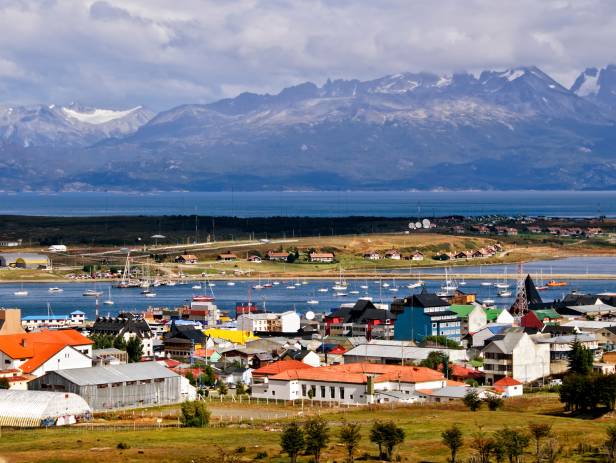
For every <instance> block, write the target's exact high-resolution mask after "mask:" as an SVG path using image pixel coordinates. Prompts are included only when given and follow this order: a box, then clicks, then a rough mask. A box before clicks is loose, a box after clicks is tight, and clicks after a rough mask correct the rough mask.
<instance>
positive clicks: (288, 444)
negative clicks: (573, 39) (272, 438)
mask: <svg viewBox="0 0 616 463" xmlns="http://www.w3.org/2000/svg"><path fill="white" fill-rule="evenodd" d="M330 434H331V433H330V429H329V426H328V425H327V422H326V421H325V420H324V419H323V418H322V417H315V418H310V419H309V420H307V421H306V422H305V423H304V425H303V426H300V424H299V423H297V422H295V421H292V422H291V423H289V424H287V425H286V426H285V427H284V430H283V432H282V435H281V436H280V447H281V448H282V451H283V452H284V453H286V454H287V455H289V459H290V461H291V463H296V461H297V456H298V455H299V454H300V453H301V452H306V453H307V454H308V455H311V456H312V457H313V460H314V463H320V461H321V453H322V451H323V449H325V448H326V447H327V444H328V442H329V440H330ZM337 437H338V442H339V443H340V444H341V445H343V446H344V448H345V450H346V453H347V460H348V462H349V463H353V461H354V459H355V453H356V451H357V448H358V447H359V442H360V441H361V437H362V435H361V426H360V425H359V424H357V423H343V425H342V426H341V427H340V429H339V431H338V435H337ZM404 438H405V433H404V430H403V429H402V428H400V427H399V426H396V424H395V423H394V422H393V421H375V422H374V424H373V425H372V427H371V428H370V441H371V442H373V443H374V444H376V445H377V446H378V449H379V458H381V459H385V460H388V461H391V460H392V456H393V453H394V450H395V448H396V447H397V446H398V445H400V444H401V443H402V442H404Z"/></svg>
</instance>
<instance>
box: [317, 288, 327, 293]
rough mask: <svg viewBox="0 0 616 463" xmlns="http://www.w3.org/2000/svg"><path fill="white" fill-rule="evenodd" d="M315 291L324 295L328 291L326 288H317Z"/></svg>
mask: <svg viewBox="0 0 616 463" xmlns="http://www.w3.org/2000/svg"><path fill="white" fill-rule="evenodd" d="M317 291H318V292H320V293H326V292H327V291H329V290H328V289H327V288H319V289H317Z"/></svg>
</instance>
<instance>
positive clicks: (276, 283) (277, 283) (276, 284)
mask: <svg viewBox="0 0 616 463" xmlns="http://www.w3.org/2000/svg"><path fill="white" fill-rule="evenodd" d="M272 284H273V285H274V286H278V285H279V284H280V282H279V281H274V282H273V283H272Z"/></svg>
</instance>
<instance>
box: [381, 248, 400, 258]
mask: <svg viewBox="0 0 616 463" xmlns="http://www.w3.org/2000/svg"><path fill="white" fill-rule="evenodd" d="M385 259H392V260H400V259H401V256H400V252H399V251H396V250H395V249H391V250H389V251H386V252H385Z"/></svg>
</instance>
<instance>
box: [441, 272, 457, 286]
mask: <svg viewBox="0 0 616 463" xmlns="http://www.w3.org/2000/svg"><path fill="white" fill-rule="evenodd" d="M441 289H442V290H443V291H455V290H456V289H458V285H457V284H456V282H455V281H454V280H450V279H449V275H448V273H447V268H445V284H444V285H443V286H441Z"/></svg>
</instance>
